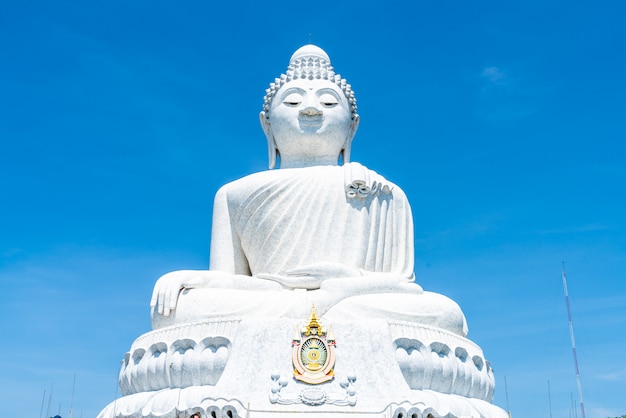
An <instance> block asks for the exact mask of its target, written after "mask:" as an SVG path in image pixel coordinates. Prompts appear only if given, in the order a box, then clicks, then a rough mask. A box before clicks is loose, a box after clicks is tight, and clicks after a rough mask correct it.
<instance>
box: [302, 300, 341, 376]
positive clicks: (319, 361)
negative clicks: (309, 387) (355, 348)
mask: <svg viewBox="0 0 626 418" xmlns="http://www.w3.org/2000/svg"><path fill="white" fill-rule="evenodd" d="M292 359H293V368H294V369H293V375H294V377H295V378H296V380H300V381H302V382H305V383H310V384H313V385H316V384H319V383H324V382H328V381H329V380H332V379H333V378H334V376H335V373H334V371H333V367H335V339H334V338H333V337H332V336H331V334H330V333H329V332H327V330H326V328H324V327H323V326H322V324H320V323H319V321H318V319H317V314H316V313H315V306H313V307H312V308H311V317H310V319H309V323H308V324H307V325H306V326H304V327H302V328H301V329H300V330H299V331H298V332H297V334H296V336H295V337H294V339H293V341H292Z"/></svg>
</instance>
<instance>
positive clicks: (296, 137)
mask: <svg viewBox="0 0 626 418" xmlns="http://www.w3.org/2000/svg"><path fill="white" fill-rule="evenodd" d="M260 119H261V126H262V127H263V132H265V136H266V137H267V143H268V150H269V166H270V168H274V167H275V166H276V160H277V155H278V156H280V161H281V166H282V167H301V166H308V165H320V164H332V165H337V164H338V162H339V160H340V159H341V160H342V161H343V163H344V164H345V163H348V162H350V147H351V144H352V139H353V138H354V134H355V133H356V130H357V128H358V126H359V115H358V114H357V113H356V99H355V98H354V92H353V91H352V89H351V87H350V85H349V84H347V83H346V80H345V79H342V78H341V76H340V75H339V74H335V72H334V71H333V67H332V66H331V65H330V59H329V58H328V55H327V54H326V53H325V52H324V51H323V50H322V49H320V48H318V47H317V46H314V45H306V46H303V47H302V48H300V49H298V50H297V51H296V52H295V53H294V54H293V55H292V57H291V60H290V62H289V67H288V68H287V71H286V74H282V75H281V76H280V78H277V79H276V80H275V81H274V82H273V83H271V84H270V87H269V88H268V89H267V90H266V95H265V99H264V104H263V111H262V112H261V114H260Z"/></svg>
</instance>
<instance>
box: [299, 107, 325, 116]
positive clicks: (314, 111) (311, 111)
mask: <svg viewBox="0 0 626 418" xmlns="http://www.w3.org/2000/svg"><path fill="white" fill-rule="evenodd" d="M300 114H301V115H303V116H318V115H321V114H322V111H321V110H320V109H318V108H316V107H314V106H307V107H306V108H304V109H302V110H301V111H300Z"/></svg>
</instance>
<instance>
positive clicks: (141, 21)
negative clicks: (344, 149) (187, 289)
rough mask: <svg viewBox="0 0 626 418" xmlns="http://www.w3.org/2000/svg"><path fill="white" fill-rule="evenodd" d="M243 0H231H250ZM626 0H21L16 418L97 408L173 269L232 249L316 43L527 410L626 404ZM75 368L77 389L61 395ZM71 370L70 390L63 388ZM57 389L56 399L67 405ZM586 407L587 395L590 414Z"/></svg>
mask: <svg viewBox="0 0 626 418" xmlns="http://www.w3.org/2000/svg"><path fill="white" fill-rule="evenodd" d="M224 3H226V2H224ZM625 15H626V6H625V5H624V3H622V2H619V1H597V2H594V3H593V4H592V3H591V2H583V1H550V0H542V1H537V0H531V1H523V2H522V1H512V2H501V1H480V2H462V1H437V2H435V1H422V0H420V1H412V2H399V1H395V0H391V1H386V2H372V1H363V0H360V1H343V2H335V3H324V4H319V3H304V2H291V3H289V4H287V3H284V4H283V3H276V4H273V5H271V4H267V3H265V2H238V3H235V2H233V4H232V5H226V4H211V2H199V1H188V2H168V1H155V0H151V1H145V0H137V1H132V2H128V1H116V0H110V1H106V2H104V1H94V2H68V1H55V2H31V1H23V2H5V4H3V5H2V6H0V54H1V56H2V65H0V196H2V197H1V199H2V200H1V205H0V211H1V212H0V213H1V215H2V216H0V284H1V286H2V295H3V297H2V299H3V302H2V303H1V304H0V318H1V320H0V335H1V336H2V337H1V338H2V344H1V345H0V370H1V372H0V393H2V398H3V399H4V402H2V403H1V405H0V413H2V415H4V416H40V411H41V407H42V400H44V402H43V415H42V416H45V414H46V412H49V414H50V415H48V416H52V415H54V414H56V413H58V412H59V410H60V412H61V415H62V416H63V417H67V416H68V411H69V408H70V403H71V393H72V382H73V379H74V376H76V390H75V395H74V403H73V408H74V416H75V417H80V416H84V417H92V416H95V415H96V414H97V413H98V412H99V411H100V410H101V409H102V408H103V407H104V406H105V405H106V404H107V403H108V402H110V401H112V400H113V399H114V398H115V396H116V376H117V371H118V366H119V360H121V359H122V357H123V355H124V353H125V352H126V351H127V350H128V349H129V348H130V344H131V343H132V342H133V340H134V339H135V338H136V337H138V336H139V335H140V334H142V333H144V332H147V331H149V329H150V324H149V309H148V303H149V299H150V294H151V291H152V286H153V284H154V282H155V281H156V279H157V278H158V277H159V276H160V275H162V274H164V273H166V272H169V271H172V270H177V269H201V268H206V267H207V264H208V257H209V252H208V247H209V239H210V237H209V232H210V228H211V225H210V222H211V206H212V199H213V194H214V193H215V192H216V190H217V189H218V187H219V186H220V185H222V184H224V183H226V182H228V181H231V180H234V179H236V178H239V177H242V176H244V175H246V174H249V173H251V172H255V171H260V170H263V169H265V168H266V166H267V161H266V158H267V157H266V149H265V139H264V137H263V134H262V131H261V129H260V126H259V123H258V112H259V111H260V110H261V105H262V100H263V94H264V90H265V88H266V87H267V85H268V84H269V82H270V81H272V80H273V79H274V77H276V76H278V75H279V74H280V73H281V72H283V71H284V70H285V69H286V66H287V63H288V60H289V57H290V56H291V54H292V53H293V52H294V51H295V50H296V49H297V48H298V47H300V46H302V45H304V44H306V43H309V41H310V40H311V41H312V42H313V43H315V44H317V45H319V46H321V47H322V48H324V49H325V50H326V51H327V52H328V53H329V55H330V57H331V59H332V61H333V64H334V66H335V68H336V69H337V71H338V72H340V73H341V74H342V75H343V76H344V77H346V78H347V79H348V81H349V82H350V83H351V84H352V86H353V88H354V90H355V92H356V97H357V100H358V105H359V114H360V116H361V125H360V129H359V132H358V133H357V136H356V138H355V142H354V144H353V151H352V159H353V160H354V161H359V162H361V163H363V164H365V165H367V166H368V167H370V168H372V169H374V170H376V171H378V172H379V173H381V174H383V175H384V176H385V177H387V178H388V179H390V180H391V181H393V182H394V183H396V184H398V185H400V186H401V187H402V188H403V189H404V190H405V192H406V194H407V195H408V197H409V200H410V202H411V204H412V207H413V212H414V218H415V238H416V265H415V270H416V275H417V278H418V282H419V283H420V284H421V285H422V286H423V287H424V288H425V289H427V290H431V291H436V292H440V293H443V294H445V295H447V296H449V297H451V298H453V299H455V300H456V301H457V302H458V303H459V304H460V305H461V307H462V308H463V310H464V312H465V314H466V316H467V319H468V322H469V327H470V334H469V337H470V338H471V339H472V340H473V341H475V342H476V343H478V344H479V345H481V347H482V348H483V350H484V351H485V354H486V356H487V358H488V359H489V360H490V361H491V362H492V364H493V367H494V369H495V375H496V379H497V382H498V383H497V388H496V396H495V403H496V404H498V405H500V406H501V407H503V408H505V409H506V408H507V398H506V393H505V388H504V380H505V376H506V381H507V387H508V405H509V407H510V409H511V412H512V414H513V416H514V417H516V416H517V417H521V416H544V417H548V416H550V407H549V398H548V381H549V382H550V389H551V403H552V416H553V417H554V418H559V417H572V416H574V415H573V413H572V401H571V399H572V397H573V399H574V400H576V399H577V398H578V395H577V391H576V380H575V374H574V366H573V360H572V353H571V347H570V342H569V333H568V324H567V313H566V309H565V302H564V298H563V289H562V284H561V277H560V273H561V262H562V261H564V262H565V263H566V268H567V272H568V279H569V288H570V289H569V290H570V297H571V304H572V315H573V318H574V326H575V332H576V338H577V346H578V353H579V362H580V370H581V375H582V386H583V393H584V397H585V406H586V411H587V416H588V417H599V418H600V417H607V416H615V415H623V414H626V396H625V395H626V393H625V390H624V387H625V386H626V357H625V356H624V355H623V352H624V348H623V346H624V343H625V342H626V337H625V335H626V280H625V279H626V217H625V215H624V214H626V193H625V191H626V190H625V188H626V186H624V185H625V184H626V141H625V139H626V124H625V121H626V78H625V77H624V74H626V59H625V58H624V57H625V56H626V54H625V53H624V45H625V44H626V25H624V22H623V20H624V16H625ZM53 385H54V389H53V393H52V397H51V401H50V402H48V400H49V399H50V393H51V390H52V386H53ZM44 391H45V398H44ZM48 403H50V407H49V409H48ZM578 416H580V412H578Z"/></svg>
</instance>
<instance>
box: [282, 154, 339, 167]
mask: <svg viewBox="0 0 626 418" xmlns="http://www.w3.org/2000/svg"><path fill="white" fill-rule="evenodd" d="M316 165H339V161H338V159H337V156H310V155H305V156H291V157H288V156H282V155H281V156H280V168H302V167H313V166H316Z"/></svg>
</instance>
